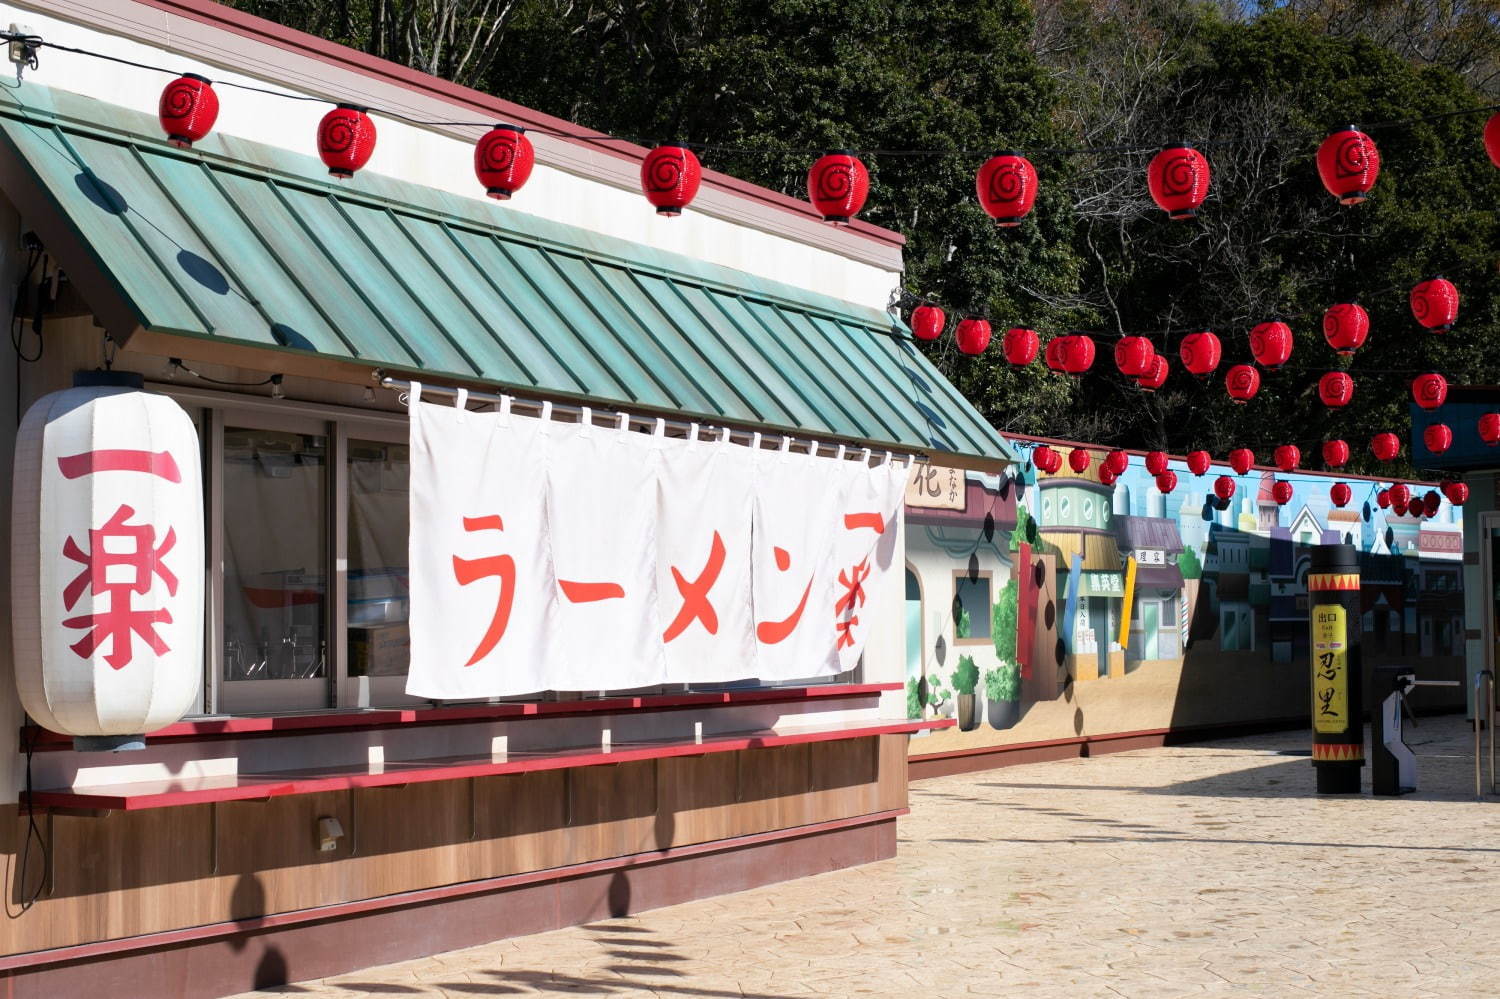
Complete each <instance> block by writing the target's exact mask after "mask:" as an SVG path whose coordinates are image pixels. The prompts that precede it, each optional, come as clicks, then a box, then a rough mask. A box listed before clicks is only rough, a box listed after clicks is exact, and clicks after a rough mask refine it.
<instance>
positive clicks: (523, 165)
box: [474, 124, 536, 201]
mask: <svg viewBox="0 0 1500 999" xmlns="http://www.w3.org/2000/svg"><path fill="white" fill-rule="evenodd" d="M535 163H536V153H535V152H534V151H533V150H532V148H531V140H530V139H528V138H526V129H524V128H522V127H521V126H519V125H503V124H502V125H496V126H495V127H494V128H492V129H490V130H489V131H488V132H486V133H485V134H484V137H483V138H482V139H480V140H479V143H478V145H476V146H475V147H474V176H476V177H478V178H479V183H481V184H483V185H484V190H485V193H486V194H488V195H489V196H490V197H492V198H494V199H495V200H496V201H507V200H509V199H510V196H511V195H512V194H515V193H516V192H517V191H519V190H520V189H521V185H522V184H525V183H526V180H527V178H529V177H530V176H531V168H532V166H533V165H534V164H535Z"/></svg>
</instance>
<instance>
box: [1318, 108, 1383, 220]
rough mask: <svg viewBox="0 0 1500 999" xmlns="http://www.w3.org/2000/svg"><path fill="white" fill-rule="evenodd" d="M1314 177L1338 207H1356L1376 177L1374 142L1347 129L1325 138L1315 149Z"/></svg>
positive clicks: (1378, 153)
mask: <svg viewBox="0 0 1500 999" xmlns="http://www.w3.org/2000/svg"><path fill="white" fill-rule="evenodd" d="M1318 176H1319V177H1320V178H1322V180H1323V186H1324V187H1326V188H1327V189H1328V193H1329V194H1331V195H1333V196H1334V197H1335V198H1337V199H1338V201H1339V204H1341V205H1357V204H1359V203H1360V202H1362V201H1364V200H1365V198H1366V197H1368V196H1369V193H1370V188H1372V187H1374V186H1375V179H1376V178H1377V177H1379V176H1380V150H1379V149H1377V148H1375V140H1374V139H1372V138H1370V137H1369V136H1368V135H1366V134H1365V133H1363V132H1361V131H1360V130H1359V129H1357V128H1355V127H1354V126H1353V125H1350V126H1349V127H1347V128H1341V129H1339V130H1338V131H1336V132H1332V133H1330V134H1329V136H1328V138H1326V139H1324V140H1323V144H1322V145H1321V146H1319V147H1318Z"/></svg>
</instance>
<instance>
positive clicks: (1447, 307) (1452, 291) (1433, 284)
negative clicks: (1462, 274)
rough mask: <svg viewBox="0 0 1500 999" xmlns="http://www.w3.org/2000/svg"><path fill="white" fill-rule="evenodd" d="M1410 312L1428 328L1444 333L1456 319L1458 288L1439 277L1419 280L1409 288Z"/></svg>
mask: <svg viewBox="0 0 1500 999" xmlns="http://www.w3.org/2000/svg"><path fill="white" fill-rule="evenodd" d="M1411 314H1412V315H1413V316H1415V317H1416V319H1417V322H1419V323H1421V324H1422V325H1423V326H1425V327H1427V328H1428V329H1430V330H1437V331H1438V332H1439V333H1446V332H1447V331H1448V330H1451V329H1452V328H1453V324H1454V323H1455V322H1456V321H1457V320H1458V288H1456V287H1454V284H1453V282H1452V281H1448V280H1446V279H1444V278H1441V277H1435V278H1431V279H1430V280H1427V281H1423V282H1421V283H1420V284H1418V285H1416V286H1415V287H1413V288H1412V290H1411Z"/></svg>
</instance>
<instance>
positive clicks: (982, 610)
mask: <svg viewBox="0 0 1500 999" xmlns="http://www.w3.org/2000/svg"><path fill="white" fill-rule="evenodd" d="M953 625H954V630H953V638H954V642H955V643H956V644H958V645H988V644H989V643H990V574H989V573H988V572H981V573H978V574H977V575H974V576H970V575H969V574H968V573H966V572H959V573H954V575H953Z"/></svg>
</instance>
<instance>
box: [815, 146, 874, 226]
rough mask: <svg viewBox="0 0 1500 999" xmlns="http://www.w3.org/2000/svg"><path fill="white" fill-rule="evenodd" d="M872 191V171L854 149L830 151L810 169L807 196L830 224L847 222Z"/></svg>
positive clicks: (846, 223)
mask: <svg viewBox="0 0 1500 999" xmlns="http://www.w3.org/2000/svg"><path fill="white" fill-rule="evenodd" d="M869 194H870V174H869V171H867V170H866V169H865V165H864V164H863V163H861V162H860V161H859V157H858V156H855V155H854V153H853V151H852V150H848V149H841V150H838V151H837V152H832V153H829V154H828V155H826V156H823V157H821V158H819V159H818V161H817V162H816V163H814V164H813V165H812V169H811V170H809V171H807V198H808V200H809V201H811V202H812V206H813V207H814V208H815V209H817V211H818V214H819V215H821V216H823V221H824V222H827V223H828V224H829V225H848V224H849V221H850V220H851V219H852V218H854V216H856V215H858V214H859V210H860V209H861V208H863V207H864V206H865V198H867V197H869Z"/></svg>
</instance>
